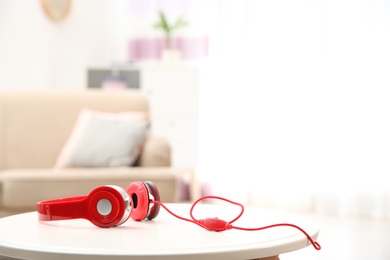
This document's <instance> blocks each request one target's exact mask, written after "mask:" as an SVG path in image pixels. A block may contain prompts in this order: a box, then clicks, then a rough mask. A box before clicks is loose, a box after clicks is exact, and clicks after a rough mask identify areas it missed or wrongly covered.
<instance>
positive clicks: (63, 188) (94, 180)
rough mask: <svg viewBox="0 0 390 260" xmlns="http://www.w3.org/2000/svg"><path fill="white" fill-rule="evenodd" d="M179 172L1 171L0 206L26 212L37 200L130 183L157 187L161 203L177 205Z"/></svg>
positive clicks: (162, 169)
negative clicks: (0, 190)
mask: <svg viewBox="0 0 390 260" xmlns="http://www.w3.org/2000/svg"><path fill="white" fill-rule="evenodd" d="M181 172H182V170H180V169H174V168H171V167H118V168H69V169H19V170H16V169H15V170H5V171H1V172H0V184H2V189H3V190H2V197H3V198H2V204H3V207H4V208H5V209H9V210H12V209H19V210H24V211H26V210H28V211H30V210H35V204H36V203H37V202H38V201H41V200H49V199H56V198H62V197H71V196H79V195H86V194H88V193H89V192H90V191H91V190H93V189H94V188H96V187H98V186H101V185H118V186H120V187H122V188H124V189H125V188H126V187H127V186H128V185H129V184H130V183H131V182H134V181H148V180H152V181H153V183H154V184H155V185H156V186H157V187H158V189H159V191H160V195H161V200H162V201H164V202H177V200H178V198H179V196H180V194H179V190H178V189H177V188H176V187H178V185H179V180H180V176H181V175H182V173H181ZM37 191H39V192H37ZM0 209H1V207H0Z"/></svg>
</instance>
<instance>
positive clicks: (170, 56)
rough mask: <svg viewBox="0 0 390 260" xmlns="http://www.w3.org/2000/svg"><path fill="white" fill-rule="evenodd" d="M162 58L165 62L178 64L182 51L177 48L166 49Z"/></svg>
mask: <svg viewBox="0 0 390 260" xmlns="http://www.w3.org/2000/svg"><path fill="white" fill-rule="evenodd" d="M161 59H162V61H163V63H165V64H177V63H180V61H181V52H180V50H176V49H164V50H163V51H162V54H161Z"/></svg>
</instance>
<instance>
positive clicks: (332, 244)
mask: <svg viewBox="0 0 390 260" xmlns="http://www.w3.org/2000/svg"><path fill="white" fill-rule="evenodd" d="M307 217H309V218H311V219H313V220H314V221H316V222H317V223H318V225H319V226H320V234H319V237H318V240H317V241H318V242H319V243H320V244H321V247H322V249H321V250H320V251H317V250H315V249H314V248H313V247H312V246H309V247H307V248H304V249H302V250H298V251H295V252H290V253H288V254H283V255H281V256H280V259H281V260H302V259H307V260H334V259H340V260H367V259H370V260H374V259H376V260H388V259H390V221H383V220H368V219H351V218H336V217H319V216H315V215H314V216H313V215H311V216H307Z"/></svg>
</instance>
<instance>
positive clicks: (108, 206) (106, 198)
mask: <svg viewBox="0 0 390 260" xmlns="http://www.w3.org/2000/svg"><path fill="white" fill-rule="evenodd" d="M87 197H88V200H89V203H88V211H89V213H90V221H91V222H92V223H93V224H95V225H96V226H98V227H102V228H109V227H114V226H118V225H121V224H123V223H124V222H125V221H126V220H127V219H128V218H129V217H130V213H131V198H130V197H129V195H128V194H127V192H126V191H125V190H123V189H122V188H121V187H119V186H114V185H107V186H100V187H98V188H96V189H94V190H93V191H92V192H91V193H90V194H89V195H88V196H87Z"/></svg>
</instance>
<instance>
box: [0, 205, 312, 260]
mask: <svg viewBox="0 0 390 260" xmlns="http://www.w3.org/2000/svg"><path fill="white" fill-rule="evenodd" d="M166 206H167V207H168V208H169V209H170V210H172V211H173V212H174V213H176V214H178V215H179V216H182V217H185V218H190V217H189V210H190V207H191V205H189V204H166ZM238 213H239V208H237V207H235V206H226V205H211V204H199V205H197V206H196V208H195V211H194V215H195V217H196V218H197V219H202V218H208V217H218V218H220V219H224V220H226V221H230V220H232V219H234V218H235V217H236V216H237V214H238ZM276 223H291V224H295V225H297V226H299V227H301V228H302V229H304V230H305V231H306V232H307V233H308V234H309V235H310V236H311V237H312V238H313V239H314V240H316V239H317V237H318V234H319V227H318V226H317V225H316V224H315V223H313V222H312V221H310V220H308V219H304V218H301V217H299V216H296V215H292V214H288V213H284V212H279V211H274V210H267V209H260V208H246V209H245V212H244V214H243V216H242V217H241V218H240V219H239V220H238V221H236V222H234V225H235V226H239V227H261V226H266V225H270V224H276ZM309 245H310V246H311V244H310V243H309V241H308V239H307V238H306V236H305V235H304V234H303V233H302V232H300V231H299V230H297V229H295V228H292V227H275V228H270V229H265V230H261V231H242V230H234V229H232V230H227V231H223V232H215V231H208V230H206V229H203V228H201V227H199V226H198V225H195V224H193V223H190V222H187V221H183V220H179V219H177V218H175V217H173V216H172V215H170V214H169V213H168V212H167V211H165V209H163V208H161V209H160V214H159V215H158V216H157V218H156V219H154V220H152V221H141V222H136V221H134V220H132V219H129V220H128V221H127V222H125V223H124V224H123V225H121V226H118V227H114V228H108V229H103V228H98V227H96V226H94V225H93V224H92V223H90V222H89V221H87V220H84V219H76V220H61V221H50V222H44V223H40V222H39V221H38V214H37V212H30V213H24V214H19V215H13V216H8V217H4V218H1V219H0V255H5V256H10V257H14V258H23V259H39V260H45V259H83V260H84V259H94V260H95V259H137V260H141V259H142V260H145V259H149V260H150V259H185V260H193V259H200V258H203V259H215V260H216V259H224V260H226V259H235V260H237V259H253V258H266V257H270V256H277V255H280V254H283V253H287V252H290V251H294V250H298V249H301V248H304V247H306V246H309ZM313 250H315V249H314V248H313Z"/></svg>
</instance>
